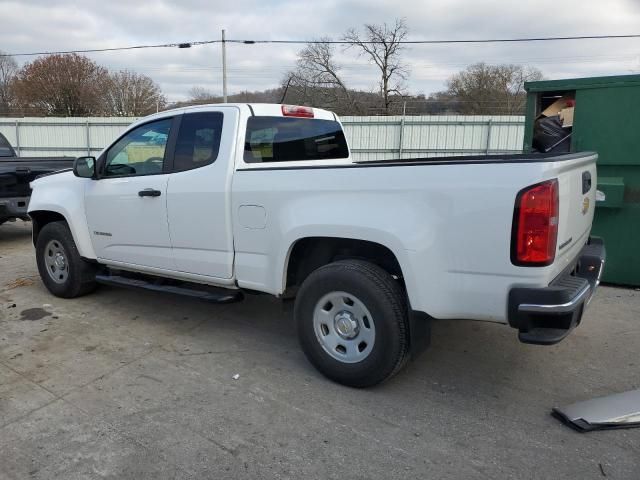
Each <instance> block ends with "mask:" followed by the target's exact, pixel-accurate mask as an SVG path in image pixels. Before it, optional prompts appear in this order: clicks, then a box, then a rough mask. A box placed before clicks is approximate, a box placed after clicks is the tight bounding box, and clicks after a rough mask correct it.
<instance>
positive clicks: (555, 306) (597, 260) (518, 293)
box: [508, 237, 606, 345]
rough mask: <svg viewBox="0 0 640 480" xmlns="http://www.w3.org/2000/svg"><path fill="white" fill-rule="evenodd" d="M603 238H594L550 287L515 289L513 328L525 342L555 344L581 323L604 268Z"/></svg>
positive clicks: (512, 295)
mask: <svg viewBox="0 0 640 480" xmlns="http://www.w3.org/2000/svg"><path fill="white" fill-rule="evenodd" d="M605 258H606V251H605V248H604V242H603V241H602V239H601V238H598V237H590V238H589V241H588V243H587V244H586V245H585V246H584V248H583V249H582V251H581V252H580V255H579V256H578V259H577V261H576V263H575V264H574V265H572V267H571V268H570V269H568V270H566V271H565V272H563V273H562V274H561V275H560V276H558V277H557V278H556V279H555V280H554V281H553V282H551V284H550V285H549V286H548V287H543V288H520V287H519V288H514V289H512V290H511V291H510V292H509V306H508V309H509V311H508V315H509V325H511V326H512V327H513V328H517V329H518V338H519V339H520V341H521V342H523V343H533V344H537V345H553V344H554V343H558V342H559V341H561V340H562V339H564V338H565V337H566V336H567V335H568V334H569V333H570V332H571V330H573V329H574V328H575V327H576V326H578V325H579V324H580V320H581V319H582V313H583V312H584V309H585V307H586V306H587V305H588V303H589V301H590V300H591V297H592V296H593V294H594V293H595V290H596V288H597V287H598V284H599V283H600V277H601V275H602V270H603V268H604V262H605Z"/></svg>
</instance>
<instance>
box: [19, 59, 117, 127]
mask: <svg viewBox="0 0 640 480" xmlns="http://www.w3.org/2000/svg"><path fill="white" fill-rule="evenodd" d="M107 76H108V72H107V70H106V69H105V68H104V67H101V66H99V65H98V64H97V63H95V62H94V61H92V60H90V59H89V58H87V57H85V56H82V55H78V54H75V53H74V54H70V55H48V56H46V57H42V58H38V59H36V60H34V61H33V62H31V63H27V64H26V65H24V66H23V67H22V69H21V70H20V71H19V72H18V74H17V76H16V81H15V92H16V97H17V99H18V101H19V102H20V103H21V104H22V105H23V106H24V107H28V108H31V109H35V110H37V111H39V112H40V113H42V114H48V115H66V116H74V115H93V114H98V113H101V111H102V109H103V101H102V100H103V94H102V92H103V88H104V83H105V80H106V79H107Z"/></svg>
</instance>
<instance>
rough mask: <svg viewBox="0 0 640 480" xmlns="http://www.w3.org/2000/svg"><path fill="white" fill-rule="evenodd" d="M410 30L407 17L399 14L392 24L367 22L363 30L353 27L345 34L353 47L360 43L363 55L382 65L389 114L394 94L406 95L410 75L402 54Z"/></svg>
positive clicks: (359, 46) (385, 108)
mask: <svg viewBox="0 0 640 480" xmlns="http://www.w3.org/2000/svg"><path fill="white" fill-rule="evenodd" d="M408 33H409V30H408V28H407V25H406V22H405V20H404V19H403V18H400V19H396V21H395V23H393V24H392V25H388V24H386V23H383V24H382V25H371V24H366V25H365V26H364V33H363V34H360V33H359V32H358V31H356V30H355V29H350V30H348V31H347V33H346V34H345V35H344V37H343V40H344V41H345V42H349V44H350V45H349V46H350V47H353V46H355V47H357V48H358V49H359V51H360V55H364V56H366V57H368V58H369V60H370V61H371V62H373V63H374V64H375V65H376V66H377V67H378V68H379V69H380V95H381V96H382V101H383V105H384V110H385V113H387V114H388V113H389V109H390V106H391V103H392V100H393V95H394V94H395V95H399V96H402V95H403V93H402V91H403V89H404V81H405V80H406V78H407V76H408V69H407V67H406V66H405V65H404V64H403V63H402V55H401V54H402V51H403V49H404V47H403V45H402V41H403V40H404V39H405V38H406V36H407V35H408Z"/></svg>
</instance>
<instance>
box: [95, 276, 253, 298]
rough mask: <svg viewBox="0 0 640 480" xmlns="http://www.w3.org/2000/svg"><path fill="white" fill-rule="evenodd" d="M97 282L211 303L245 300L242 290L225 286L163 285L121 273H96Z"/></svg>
mask: <svg viewBox="0 0 640 480" xmlns="http://www.w3.org/2000/svg"><path fill="white" fill-rule="evenodd" d="M96 282H98V283H102V284H104V285H112V286H116V287H126V288H140V289H143V290H151V291H153V292H162V293H171V294H174V295H183V296H187V297H192V298H197V299H199V300H205V301H207V302H211V303H234V302H240V301H242V300H243V298H244V297H243V295H242V292H241V291H240V290H227V289H224V288H216V287H205V288H207V290H204V289H203V290H200V289H197V288H190V287H180V286H176V285H162V284H158V283H153V282H150V281H147V280H140V279H136V278H128V277H123V276H120V275H96Z"/></svg>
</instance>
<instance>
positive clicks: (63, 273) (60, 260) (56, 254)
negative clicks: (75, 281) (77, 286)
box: [44, 240, 69, 284]
mask: <svg viewBox="0 0 640 480" xmlns="http://www.w3.org/2000/svg"><path fill="white" fill-rule="evenodd" d="M44 263H45V265H46V267H47V273H48V274H49V277H51V280H53V281H54V282H56V283H59V284H62V283H65V282H66V281H67V278H69V263H68V260H67V253H66V252H65V250H64V247H63V246H62V244H61V243H60V242H59V241H58V240H50V241H49V243H47V245H46V247H45V250H44Z"/></svg>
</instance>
